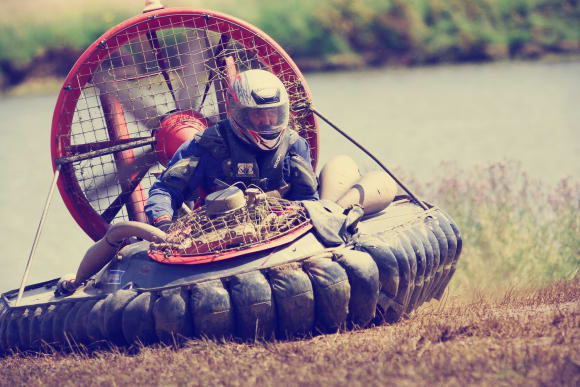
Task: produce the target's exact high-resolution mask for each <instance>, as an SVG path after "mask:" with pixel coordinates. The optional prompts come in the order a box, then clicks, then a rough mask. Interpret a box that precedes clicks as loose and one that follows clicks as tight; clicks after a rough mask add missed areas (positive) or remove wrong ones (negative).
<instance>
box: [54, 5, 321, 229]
mask: <svg viewBox="0 0 580 387" xmlns="http://www.w3.org/2000/svg"><path fill="white" fill-rule="evenodd" d="M253 28H255V27H251V26H249V25H244V24H239V23H238V22H237V21H236V20H235V19H228V18H221V17H219V16H216V15H211V17H208V15H205V14H195V13H191V14H171V13H170V14H159V15H156V17H153V18H151V17H150V18H140V20H137V21H135V22H134V23H132V24H131V23H129V25H128V26H127V27H126V28H123V29H119V30H117V31H113V32H111V34H110V35H107V34H105V35H104V38H103V39H102V40H101V41H100V42H99V43H98V44H97V45H96V46H95V47H94V48H93V52H92V53H90V55H87V56H86V57H85V58H84V62H83V63H81V64H80V65H78V66H76V65H75V68H73V72H74V71H75V70H76V72H74V73H73V72H71V75H69V77H68V78H67V84H65V92H64V96H63V97H62V98H63V101H62V109H61V112H60V113H59V115H58V117H57V120H56V121H55V122H56V125H57V127H56V129H55V128H53V133H55V142H56V143H57V145H56V155H54V152H53V159H56V158H59V157H60V158H63V157H71V156H79V155H81V156H82V155H86V154H90V153H91V152H92V153H94V154H95V156H94V157H86V158H83V159H82V160H79V161H73V162H71V163H70V164H69V165H67V169H66V170H64V174H63V177H64V179H65V180H67V182H66V183H65V184H66V185H67V189H66V192H65V194H64V195H66V196H68V198H69V201H70V202H71V203H72V205H69V209H70V208H71V207H74V208H78V209H81V208H82V210H77V211H78V212H79V213H83V212H84V211H83V210H86V209H89V208H91V209H92V210H94V211H95V212H96V213H97V214H98V215H100V216H101V217H102V218H103V220H104V221H105V222H106V223H111V222H113V221H115V220H127V219H130V220H142V221H145V217H144V216H143V205H144V201H145V200H146V198H147V191H148V189H149V188H150V187H151V185H152V184H153V182H154V181H155V179H156V177H157V176H158V174H159V173H160V172H161V171H162V167H161V165H160V164H159V162H158V159H159V158H158V157H157V156H158V155H157V154H156V152H157V151H156V149H155V147H154V142H155V141H154V140H151V139H153V135H154V133H155V132H156V130H157V129H158V128H159V126H160V124H161V122H162V121H163V120H164V119H165V118H167V117H169V116H171V115H172V114H174V113H176V112H191V111H193V112H195V113H196V114H199V115H201V116H202V117H203V118H204V119H205V121H206V122H207V123H208V124H209V125H211V124H214V123H217V122H218V121H220V120H223V119H225V118H226V100H225V93H226V88H227V85H228V75H227V69H226V58H233V61H234V63H235V67H236V69H237V71H238V72H241V71H244V70H248V69H266V70H268V71H271V72H273V73H274V74H275V75H276V76H277V77H278V78H279V79H280V80H281V81H282V82H283V84H284V85H285V87H286V88H287V90H288V93H289V98H290V102H291V116H290V127H291V128H293V129H294V130H297V131H298V132H299V134H300V135H301V136H302V137H304V138H306V139H307V140H309V143H310V144H311V148H312V149H311V154H312V156H313V160H316V156H317V154H318V149H316V144H317V129H316V124H315V121H314V119H313V117H312V113H311V112H309V111H308V110H307V109H299V108H296V107H298V106H303V105H304V103H309V102H310V97H309V94H308V92H307V91H306V90H305V87H304V84H303V82H304V80H303V78H302V77H301V75H300V74H299V73H298V74H297V73H296V72H295V70H294V69H295V67H294V65H293V63H289V62H291V61H290V60H289V59H288V60H287V56H285V54H283V53H280V48H279V47H278V46H277V45H276V44H275V42H273V41H271V39H269V38H267V37H263V36H260V35H259V34H258V33H257V32H256V31H255V30H253ZM55 114H57V113H56V112H55ZM149 140H151V141H149ZM138 141H143V142H142V143H139V144H137V142H138ZM124 144H128V145H127V147H126V148H123V149H122V150H118V151H112V150H113V149H114V147H115V146H118V145H124ZM99 152H100V153H99ZM61 192H62V189H61ZM78 203H84V204H83V205H80V206H79V205H78ZM87 204H88V206H87ZM89 206H90V207H89ZM73 211H74V210H73ZM85 231H86V230H85Z"/></svg>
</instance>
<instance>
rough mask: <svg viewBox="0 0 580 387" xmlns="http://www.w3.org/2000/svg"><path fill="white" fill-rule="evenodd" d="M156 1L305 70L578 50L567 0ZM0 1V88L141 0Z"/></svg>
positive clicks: (54, 60) (69, 61) (71, 56)
mask: <svg viewBox="0 0 580 387" xmlns="http://www.w3.org/2000/svg"><path fill="white" fill-rule="evenodd" d="M165 5H166V6H167V7H181V6H188V7H199V8H210V9H214V10H217V11H220V12H225V13H228V14H231V15H233V16H236V17H239V18H241V19H243V20H247V21H249V22H250V23H253V24H255V25H256V26H258V27H259V28H261V29H263V30H264V31H265V32H266V33H267V34H269V35H270V36H272V37H273V38H274V39H275V40H276V41H277V42H278V43H280V44H281V46H282V47H284V48H285V50H286V51H288V53H289V54H290V55H291V56H292V58H293V59H294V60H295V61H296V62H297V64H298V65H299V67H300V68H301V69H302V70H303V71H307V72H308V71H327V70H337V69H353V68H361V67H368V66H384V65H403V66H408V65H421V64H435V63H457V62H482V61H497V60H506V59H537V58H541V57H545V56H546V55H552V54H578V53H580V3H577V2H561V1H553V0H520V1H517V2H506V1H501V0H476V1H473V0H460V1H454V2H444V1H425V0H410V1H403V0H391V1H371V0H365V1H355V2H352V1H347V0H321V1H317V2H306V1H297V0H294V1H287V2H278V3H272V2H269V1H266V0H253V1H248V2H247V3H245V4H244V7H243V8H241V7H239V5H238V4H237V3H236V2H235V1H234V0H222V1H204V0H199V1H197V2H195V3H192V2H191V1H183V0H172V1H170V0H167V1H165ZM3 7H5V9H6V12H3V14H2V15H0V25H1V26H2V27H1V30H2V34H0V88H1V89H4V90H6V89H11V88H14V87H16V86H18V85H19V84H21V83H23V82H26V81H29V80H30V79H38V78H44V77H57V78H62V77H64V76H66V74H67V73H68V71H69V69H70V68H71V67H72V65H73V63H74V62H75V60H76V58H77V57H78V56H79V55H80V53H81V52H82V51H83V50H84V49H85V48H86V47H88V46H89V45H90V44H91V43H92V42H93V41H94V40H96V39H97V38H98V37H99V36H100V35H102V34H103V33H104V32H105V31H106V30H108V29H109V28H111V27H112V26H114V25H116V24H118V23H119V22H121V21H123V20H125V19H127V18H129V17H131V16H133V15H135V14H137V13H138V12H139V11H140V9H142V7H143V1H142V0H130V1H126V2H123V3H122V5H121V4H119V2H115V1H113V0H104V1H100V2H98V4H97V3H94V4H93V3H88V4H85V3H82V4H81V3H75V4H74V5H71V4H70V2H67V1H64V0H47V1H45V2H42V3H39V4H36V3H32V2H30V3H28V4H27V3H24V4H22V3H21V2H20V1H17V0H5V1H4V2H3ZM48 14H50V15H51V16H50V19H48V20H47V19H46V15H48Z"/></svg>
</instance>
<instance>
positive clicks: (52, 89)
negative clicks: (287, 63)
mask: <svg viewBox="0 0 580 387" xmlns="http://www.w3.org/2000/svg"><path fill="white" fill-rule="evenodd" d="M80 54H81V53H79V56H80ZM294 61H295V63H296V65H297V66H298V68H299V69H300V70H301V71H302V73H304V74H305V75H307V74H313V73H332V72H341V71H345V72H351V71H361V70H365V69H412V68H421V67H433V66H463V65H485V64H489V65H492V64H499V63H509V62H541V63H558V62H575V61H580V53H557V54H555V53H548V54H545V55H542V56H539V57H535V58H499V59H496V60H479V61H459V62H437V63H417V64H405V63H402V62H400V61H399V62H397V61H391V62H389V63H383V64H379V65H371V64H368V63H365V62H364V60H363V59H362V57H360V56H357V55H348V56H336V57H334V58H332V59H331V60H328V61H325V60H322V59H318V58H308V59H307V58H301V59H294ZM30 73H31V75H29V76H25V77H24V79H23V81H22V82H20V83H18V84H16V85H14V86H11V87H7V88H0V98H6V97H26V96H37V95H46V94H53V93H58V92H59V91H60V88H61V87H62V85H63V84H64V80H65V79H66V76H56V75H54V74H50V73H49V74H47V75H41V74H39V72H38V71H31V72H30Z"/></svg>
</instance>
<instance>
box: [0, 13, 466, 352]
mask: <svg viewBox="0 0 580 387" xmlns="http://www.w3.org/2000/svg"><path fill="white" fill-rule="evenodd" d="M255 68H260V69H266V70H268V71H270V72H272V73H273V74H275V75H276V76H277V77H278V78H279V79H280V80H282V82H283V83H284V85H285V86H286V88H287V90H288V94H289V98H290V102H291V108H290V110H291V118H290V122H291V124H290V125H291V127H292V128H294V129H295V130H296V131H297V132H298V134H299V135H300V136H302V137H304V138H305V139H306V140H307V141H308V143H309V145H310V151H311V158H312V164H313V168H314V170H316V164H317V160H318V152H319V141H318V121H317V119H316V117H315V115H316V114H315V113H316V111H315V110H314V108H312V106H313V103H312V97H311V94H310V91H309V89H308V85H307V84H306V81H305V79H304V77H303V75H302V74H301V73H300V71H299V69H298V68H297V66H296V65H295V64H294V62H293V61H292V60H291V59H290V57H289V56H288V54H286V52H285V51H284V50H283V49H282V48H281V47H280V46H279V45H278V44H276V43H275V42H274V41H273V40H272V39H271V38H270V37H268V36H267V35H266V34H265V33H264V32H262V31H260V30H259V29H257V28H256V27H255V26H252V25H250V24H248V23H246V22H244V21H241V20H238V19H236V18H234V17H231V16H229V15H225V14H221V13H217V12H213V11H209V10H201V9H163V8H157V7H155V5H154V4H150V5H149V6H148V7H147V8H146V11H145V12H144V13H143V14H141V15H138V16H136V17H134V18H132V19H129V20H127V21H126V22H123V23H121V24H120V25H118V26H116V27H114V28H112V29H111V30H109V31H108V32H107V33H105V34H104V35H103V36H102V37H100V38H99V39H98V40H97V41H96V42H95V43H94V44H92V45H91V46H90V47H89V48H88V49H87V50H86V51H85V52H84V54H83V55H82V56H81V57H80V58H79V60H78V61H77V63H76V64H75V65H74V67H73V68H72V70H71V71H70V73H69V75H68V76H67V78H66V80H65V83H64V86H63V88H62V90H61V92H60V94H59V97H58V101H57V104H56V108H55V112H54V117H53V123H52V135H51V150H52V161H53V169H54V171H55V179H54V181H55V183H56V184H58V188H59V191H60V193H61V195H62V197H63V199H64V201H65V204H66V206H67V208H68V209H69V211H70V212H71V214H72V216H73V217H74V219H75V220H76V221H77V223H78V224H79V226H80V227H81V228H82V229H83V230H84V231H85V232H86V233H87V234H88V235H89V236H90V237H91V238H92V239H94V240H95V241H96V243H95V245H94V246H93V247H91V248H90V249H89V251H88V252H87V254H99V255H100V256H102V257H105V258H106V259H107V260H108V261H110V263H108V264H107V265H106V266H105V267H104V268H103V269H102V270H101V271H100V272H99V273H98V274H96V275H95V276H93V277H91V278H90V279H89V280H87V281H86V283H85V284H84V285H83V286H81V287H80V288H79V289H77V290H76V291H75V292H74V293H73V294H72V295H69V296H57V295H55V288H56V285H57V283H58V281H59V279H58V278H57V279H53V280H50V281H46V282H42V283H38V284H33V285H28V286H24V282H25V280H23V286H22V287H21V289H16V290H12V291H9V292H6V293H4V294H2V298H1V300H0V353H7V352H10V351H13V350H41V349H43V348H47V347H50V348H55V347H56V348H58V347H61V348H70V347H71V346H75V345H93V344H95V343H103V342H111V343H114V344H117V345H127V344H133V343H143V344H150V343H155V342H160V341H161V342H169V343H173V342H175V340H176V339H182V338H190V337H234V338H240V339H242V340H254V339H257V338H265V339H268V338H274V337H275V338H292V337H304V336H308V335H312V334H316V333H325V332H335V331H337V330H339V329H349V328H364V327H367V326H370V325H372V324H380V323H382V322H389V323H393V322H396V321H399V320H400V319H401V318H404V317H406V316H408V315H409V314H410V313H411V312H412V311H413V310H415V309H416V308H418V307H419V306H420V305H421V304H423V303H425V302H428V301H429V300H431V299H433V298H435V299H440V298H441V296H442V295H443V292H444V291H445V288H446V286H447V284H448V283H449V280H450V279H451V277H452V275H453V273H454V271H455V267H456V264H457V261H458V259H459V256H460V253H461V243H462V241H461V236H460V233H459V230H458V228H457V226H456V224H455V223H454V221H453V220H452V219H451V218H450V217H449V215H447V214H446V213H445V212H444V211H443V210H441V209H440V208H438V207H436V206H433V205H430V204H427V203H425V202H422V201H420V200H419V199H417V198H416V197H415V196H414V195H413V194H411V193H410V192H408V190H407V189H404V190H405V191H406V192H407V194H402V195H399V196H396V197H394V200H393V201H392V203H390V204H389V205H388V206H387V207H386V208H384V209H380V210H377V211H375V212H374V213H372V214H368V213H367V214H363V213H362V212H361V211H360V208H359V209H357V208H356V206H355V207H353V208H352V209H350V211H349V210H344V209H343V208H342V207H340V206H338V205H337V204H335V203H334V202H333V201H332V200H321V201H317V202H292V201H288V200H284V199H281V198H279V197H274V196H269V195H267V194H266V193H264V192H261V191H260V190H259V189H256V188H253V187H243V186H237V185H234V186H230V187H228V188H226V189H224V190H222V191H217V192H215V193H214V194H210V195H208V196H207V197H205V200H204V201H202V202H198V204H197V205H196V206H192V207H193V208H191V207H188V208H185V209H184V214H183V216H182V217H181V218H180V219H179V220H178V221H177V222H175V223H174V224H173V225H172V227H171V229H170V230H169V232H168V233H167V235H165V233H162V232H161V231H159V230H157V229H155V228H154V227H153V226H150V225H148V224H146V223H147V220H146V217H145V215H144V210H143V206H144V202H145V196H146V195H145V193H146V192H147V190H148V189H149V187H150V186H151V185H152V183H153V182H154V181H155V179H156V177H157V176H158V175H159V173H160V172H161V171H162V169H163V166H164V165H166V163H167V161H168V160H169V159H170V157H171V155H172V154H173V153H174V152H175V150H176V149H177V148H178V147H179V145H181V144H182V143H183V142H184V141H186V140H188V139H190V138H192V137H193V136H194V135H195V134H196V133H200V132H201V131H203V130H204V129H205V128H207V127H208V126H210V125H212V124H214V123H216V122H218V121H220V120H222V119H224V118H226V106H225V98H224V93H225V89H226V85H227V83H228V79H230V77H231V76H232V73H235V72H236V71H242V70H244V69H255ZM325 120H326V119H325ZM51 192H52V190H51ZM199 203H202V204H201V205H200V204H199ZM41 225H42V220H41ZM33 251H34V247H33ZM31 256H32V253H31ZM29 262H30V261H29ZM25 278H26V275H25Z"/></svg>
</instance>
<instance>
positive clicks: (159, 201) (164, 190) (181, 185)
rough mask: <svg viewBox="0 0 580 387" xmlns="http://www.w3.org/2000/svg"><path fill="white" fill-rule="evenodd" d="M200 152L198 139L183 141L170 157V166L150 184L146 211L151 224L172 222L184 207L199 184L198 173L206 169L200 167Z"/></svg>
mask: <svg viewBox="0 0 580 387" xmlns="http://www.w3.org/2000/svg"><path fill="white" fill-rule="evenodd" d="M201 153H202V150H201V148H200V147H199V144H197V142H196V141H195V140H191V141H189V142H186V143H184V144H183V145H181V146H180V147H179V149H178V150H177V152H175V154H174V155H173V157H172V158H171V161H170V162H169V164H168V166H167V169H166V170H165V171H164V172H163V174H162V175H161V176H160V177H159V179H157V181H156V182H155V183H154V184H153V185H152V186H151V189H150V190H149V198H148V199H147V203H146V204H145V213H146V214H147V218H148V219H149V222H150V223H151V224H153V225H158V224H160V223H162V222H167V221H169V222H171V221H172V219H173V214H174V213H175V211H177V209H179V208H180V207H181V205H182V204H183V202H184V200H185V199H186V197H187V195H188V194H189V192H190V191H191V189H193V186H197V185H199V181H200V180H201V178H200V176H199V175H200V173H201V172H200V171H201V170H202V169H203V168H197V164H198V163H199V160H200V155H201Z"/></svg>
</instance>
